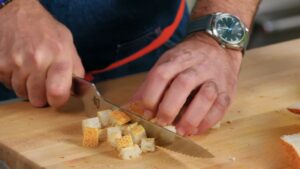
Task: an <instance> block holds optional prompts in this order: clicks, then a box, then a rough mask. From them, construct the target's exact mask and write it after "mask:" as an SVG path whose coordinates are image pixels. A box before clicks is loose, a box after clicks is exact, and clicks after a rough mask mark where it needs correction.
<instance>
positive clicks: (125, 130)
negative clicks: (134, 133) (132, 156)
mask: <svg viewBox="0 0 300 169" xmlns="http://www.w3.org/2000/svg"><path fill="white" fill-rule="evenodd" d="M137 125H138V123H137V122H134V123H130V124H127V125H124V126H122V127H121V130H122V133H123V135H128V134H130V130H131V129H132V128H134V127H135V126H137Z"/></svg>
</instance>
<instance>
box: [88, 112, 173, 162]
mask: <svg viewBox="0 0 300 169" xmlns="http://www.w3.org/2000/svg"><path fill="white" fill-rule="evenodd" d="M97 116H98V117H93V118H89V119H85V120H83V121H82V131H83V142H82V144H83V146H85V147H97V146H98V145H99V143H100V142H104V141H107V142H108V143H109V144H110V145H111V146H112V147H114V148H115V149H116V150H117V151H118V152H119V156H120V157H121V158H122V159H124V160H130V159H134V158H137V157H139V156H140V155H141V154H142V152H144V153H146V152H153V151H155V139H154V138H147V134H146V130H145V128H144V127H143V126H142V125H140V124H138V123H136V122H131V119H130V117H129V116H128V115H127V114H126V113H124V112H122V111H121V110H110V109H107V110H102V111H99V112H98V113H97ZM166 128H167V129H169V130H173V132H174V129H175V127H170V126H167V127H166ZM175 132H176V131H175Z"/></svg>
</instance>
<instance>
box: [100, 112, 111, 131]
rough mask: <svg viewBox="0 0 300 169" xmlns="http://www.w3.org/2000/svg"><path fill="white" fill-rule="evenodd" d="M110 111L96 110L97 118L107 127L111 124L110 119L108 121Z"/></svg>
mask: <svg viewBox="0 0 300 169" xmlns="http://www.w3.org/2000/svg"><path fill="white" fill-rule="evenodd" d="M111 112H112V110H110V109H107V110H102V111H98V112H97V115H98V118H99V120H100V122H101V124H102V126H103V127H109V126H110V125H111V121H110V119H111V118H110V114H111Z"/></svg>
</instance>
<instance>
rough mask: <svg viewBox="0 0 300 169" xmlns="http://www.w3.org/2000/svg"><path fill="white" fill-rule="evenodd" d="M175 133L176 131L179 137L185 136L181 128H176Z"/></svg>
mask: <svg viewBox="0 0 300 169" xmlns="http://www.w3.org/2000/svg"><path fill="white" fill-rule="evenodd" d="M176 131H177V133H178V134H179V135H181V136H184V134H185V131H184V129H183V128H181V127H178V128H177V129H176Z"/></svg>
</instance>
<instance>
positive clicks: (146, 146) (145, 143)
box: [141, 138, 155, 153]
mask: <svg viewBox="0 0 300 169" xmlns="http://www.w3.org/2000/svg"><path fill="white" fill-rule="evenodd" d="M141 149H142V151H143V152H144V153H146V152H153V151H155V139H154V138H143V139H142V141H141Z"/></svg>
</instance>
